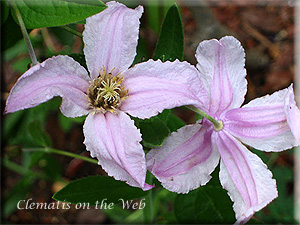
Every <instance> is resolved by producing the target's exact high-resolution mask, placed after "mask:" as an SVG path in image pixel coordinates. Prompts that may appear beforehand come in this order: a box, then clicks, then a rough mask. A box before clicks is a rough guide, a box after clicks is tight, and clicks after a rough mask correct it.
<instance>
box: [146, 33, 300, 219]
mask: <svg viewBox="0 0 300 225" xmlns="http://www.w3.org/2000/svg"><path fill="white" fill-rule="evenodd" d="M196 58H197V61H198V64H197V68H198V70H199V73H200V74H199V75H198V76H199V79H201V80H202V84H203V85H199V86H198V92H199V93H200V92H203V90H205V92H206V97H205V99H202V100H203V102H204V106H206V107H203V103H202V102H199V103H198V104H194V106H190V108H191V109H192V110H194V111H196V112H198V113H199V114H201V115H202V116H203V119H202V120H201V121H199V122H197V123H196V124H194V125H187V126H185V127H183V128H181V129H179V130H178V131H177V132H174V133H172V134H171V136H170V137H169V138H168V139H167V140H166V141H165V142H164V144H163V145H162V146H161V147H158V148H156V149H153V150H151V151H150V152H149V153H148V154H147V155H146V160H147V168H148V169H149V170H150V171H151V172H152V173H153V174H154V175H155V176H156V177H157V178H158V180H160V181H161V183H162V185H163V186H164V187H165V188H167V189H168V190H170V191H173V192H177V193H187V192H189V191H190V190H193V189H196V188H198V187H199V186H201V185H205V184H206V183H207V182H208V181H209V180H210V178H211V176H210V174H211V173H212V172H213V171H214V169H215V168H216V166H217V165H218V163H219V160H220V159H221V160H220V161H221V162H220V174H219V179H220V182H221V184H222V186H223V188H225V189H226V190H227V191H228V194H229V196H230V198H231V200H232V201H233V202H234V204H233V209H234V211H235V214H236V219H237V223H246V222H247V221H248V220H249V219H250V218H251V217H252V215H253V214H254V213H255V212H257V211H259V210H260V209H262V208H263V207H265V206H266V205H267V204H268V203H270V202H271V201H272V200H273V199H274V198H276V197H277V195H278V194H277V188H276V181H275V180H274V179H272V173H271V171H269V170H268V169H267V166H266V165H265V164H264V163H263V162H262V160H261V159H260V158H259V157H258V156H256V155H255V154H253V153H252V152H251V151H249V150H248V149H247V148H246V147H245V146H244V145H243V144H242V143H244V144H246V145H249V146H251V147H254V148H256V149H258V150H262V151H267V152H268V151H275V152H278V151H282V150H285V149H290V148H292V147H294V146H297V145H299V144H300V111H299V109H298V108H297V106H296V103H295V100H294V93H293V86H292V85H291V86H290V87H288V88H286V89H284V90H281V91H278V92H275V93H273V94H272V95H267V96H264V97H262V98H258V99H255V100H253V101H250V102H249V103H248V104H246V105H244V106H243V107H241V108H240V106H241V105H242V103H243V102H244V96H245V94H246V91H247V81H246V79H245V77H246V70H245V68H244V66H245V53H244V50H243V48H242V46H241V44H240V43H239V41H237V40H236V39H235V38H233V37H224V38H222V39H221V40H220V41H218V40H215V39H213V40H209V41H203V42H201V43H200V44H199V46H198V48H197V52H196Z"/></svg>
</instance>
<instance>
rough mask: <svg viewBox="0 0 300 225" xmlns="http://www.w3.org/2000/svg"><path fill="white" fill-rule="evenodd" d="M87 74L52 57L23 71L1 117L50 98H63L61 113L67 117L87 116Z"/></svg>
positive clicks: (67, 61) (67, 59) (69, 62)
mask: <svg viewBox="0 0 300 225" xmlns="http://www.w3.org/2000/svg"><path fill="white" fill-rule="evenodd" d="M89 79H90V78H89V76H88V73H87V71H86V70H85V69H84V68H83V67H82V66H80V64H79V63H77V62H76V61H75V60H73V59H72V58H71V57H68V56H55V57H52V58H50V59H47V60H46V61H44V62H42V63H40V64H37V65H35V66H33V67H31V68H30V69H29V70H27V71H26V72H25V73H24V74H23V75H22V76H21V77H20V78H19V79H18V81H17V83H16V84H15V86H14V87H13V88H12V89H11V91H10V94H9V97H8V99H7V102H6V108H5V113H11V112H15V111H18V110H22V109H27V108H31V107H34V106H36V105H38V104H41V103H43V102H46V101H48V100H50V99H51V98H53V97H54V96H61V97H62V98H63V101H62V105H61V108H60V109H61V111H62V113H63V114H64V115H65V116H67V117H76V116H82V115H86V114H87V113H88V99H87V96H86V90H87V89H88V86H89Z"/></svg>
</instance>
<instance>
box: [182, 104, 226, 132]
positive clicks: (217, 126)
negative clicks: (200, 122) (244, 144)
mask: <svg viewBox="0 0 300 225" xmlns="http://www.w3.org/2000/svg"><path fill="white" fill-rule="evenodd" d="M186 108H188V109H190V110H192V111H194V112H196V113H198V114H199V115H201V116H203V117H205V118H206V119H208V120H209V121H210V122H211V123H212V124H213V125H214V128H215V130H221V129H222V128H223V123H222V122H221V121H217V120H215V119H214V118H213V117H211V116H210V115H208V114H207V113H205V112H203V111H202V110H200V109H198V108H196V107H195V106H191V105H189V106H186Z"/></svg>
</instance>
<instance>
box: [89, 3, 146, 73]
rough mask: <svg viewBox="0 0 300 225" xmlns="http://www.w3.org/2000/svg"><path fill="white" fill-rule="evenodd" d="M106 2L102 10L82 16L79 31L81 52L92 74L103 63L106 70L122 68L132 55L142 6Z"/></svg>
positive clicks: (134, 53) (131, 58) (97, 71)
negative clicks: (133, 7)
mask: <svg viewBox="0 0 300 225" xmlns="http://www.w3.org/2000/svg"><path fill="white" fill-rule="evenodd" d="M106 5H107V8H106V9H105V10H104V11H102V12H101V13H99V14H96V15H94V16H91V17H89V18H87V19H86V25H85V30H84V32H83V41H84V54H85V57H86V63H87V66H88V69H89V71H90V73H91V77H93V78H96V77H97V76H98V75H99V71H100V70H101V69H102V68H103V66H105V69H106V71H111V70H112V69H113V68H115V70H114V72H115V73H118V72H121V73H122V72H124V71H125V70H126V69H128V68H129V66H130V65H131V64H132V62H133V60H134V57H135V55H136V46H137V41H138V34H139V25H140V21H139V19H140V17H141V16H142V13H143V7H142V6H139V7H137V8H136V9H135V10H133V9H130V8H127V7H126V6H125V5H123V4H121V3H117V2H114V1H111V2H108V3H107V4H106Z"/></svg>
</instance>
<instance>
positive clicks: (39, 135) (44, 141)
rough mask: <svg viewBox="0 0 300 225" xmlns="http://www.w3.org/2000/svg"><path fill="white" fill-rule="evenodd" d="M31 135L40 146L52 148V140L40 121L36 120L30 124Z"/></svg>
mask: <svg viewBox="0 0 300 225" xmlns="http://www.w3.org/2000/svg"><path fill="white" fill-rule="evenodd" d="M28 130H29V133H30V135H31V136H32V138H33V139H34V141H35V142H36V144H38V145H39V146H43V147H51V139H50V137H49V136H48V134H47V133H46V131H45V130H44V129H43V127H42V125H41V123H40V121H39V120H34V121H33V122H31V123H30V124H29V127H28Z"/></svg>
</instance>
